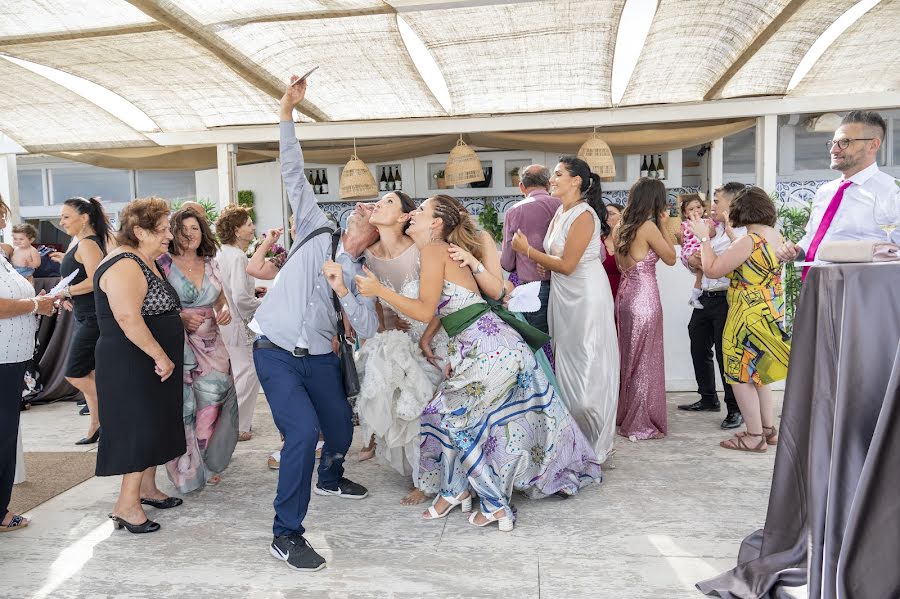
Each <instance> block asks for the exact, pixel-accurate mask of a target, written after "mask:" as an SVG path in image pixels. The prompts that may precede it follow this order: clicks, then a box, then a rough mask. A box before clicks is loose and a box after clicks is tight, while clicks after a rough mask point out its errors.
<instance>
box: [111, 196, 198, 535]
mask: <svg viewBox="0 0 900 599" xmlns="http://www.w3.org/2000/svg"><path fill="white" fill-rule="evenodd" d="M119 220H120V222H121V228H120V230H119V233H118V235H117V241H118V243H119V247H118V248H117V249H116V250H115V251H114V252H112V253H110V254H109V256H107V257H106V259H105V260H103V262H101V263H100V266H98V267H97V271H96V273H95V274H94V293H95V294H96V298H97V322H98V324H99V325H100V339H99V340H98V341H97V374H96V378H97V398H98V404H99V412H100V418H101V421H102V422H103V435H101V437H100V448H99V452H98V455H97V476H113V475H116V474H122V475H124V476H123V477H122V488H121V491H120V492H119V499H118V501H117V502H116V506H115V508H113V512H112V514H110V518H111V519H112V520H113V521H114V523H115V527H116V528H117V529H119V528H122V527H125V528H127V529H128V531H129V532H132V533H145V532H155V531H157V530H159V524H157V523H156V522H153V521H151V520H150V519H149V518H147V515H146V514H145V513H144V508H143V506H144V505H149V506H152V507H154V508H158V509H167V508H172V507H176V506H178V505H181V503H182V501H181V499H179V498H177V497H167V496H166V495H165V494H164V493H163V492H162V491H160V490H159V488H158V487H157V486H156V467H157V466H158V465H160V464H165V463H166V462H168V461H169V460H171V459H172V458H174V457H177V456H179V455H181V454H183V453H184V452H185V450H186V445H185V438H184V427H183V426H182V418H181V409H182V388H181V387H182V385H181V382H182V371H183V359H184V354H183V350H184V326H183V325H182V323H181V318H180V317H179V315H178V313H179V310H180V309H181V305H180V303H179V301H178V295H177V294H176V293H175V290H174V289H173V288H172V286H171V285H170V284H169V282H168V281H167V280H166V278H165V277H164V275H163V273H162V270H161V269H160V267H159V265H158V264H157V263H156V258H157V257H159V256H160V255H161V254H163V253H164V252H165V251H166V250H167V249H168V246H169V242H170V241H171V240H172V232H171V230H170V229H169V206H168V204H167V203H166V201H165V200H161V199H159V198H144V199H140V200H134V201H132V202H130V203H129V204H128V205H127V206H126V207H125V209H124V210H123V211H122V212H121V213H120V215H119Z"/></svg>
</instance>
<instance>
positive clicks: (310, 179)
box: [305, 169, 313, 186]
mask: <svg viewBox="0 0 900 599" xmlns="http://www.w3.org/2000/svg"><path fill="white" fill-rule="evenodd" d="M305 173H306V181H307V182H308V183H309V184H310V186H312V184H313V176H312V171H311V170H309V169H306V171H305Z"/></svg>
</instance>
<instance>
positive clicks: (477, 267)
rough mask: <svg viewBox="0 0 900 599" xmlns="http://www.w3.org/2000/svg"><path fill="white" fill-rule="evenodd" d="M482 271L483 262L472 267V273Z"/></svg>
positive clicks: (478, 273) (477, 273)
mask: <svg viewBox="0 0 900 599" xmlns="http://www.w3.org/2000/svg"><path fill="white" fill-rule="evenodd" d="M483 272H484V264H482V263H481V262H479V263H478V266H476V267H475V268H473V269H472V274H476V275H480V274H481V273H483Z"/></svg>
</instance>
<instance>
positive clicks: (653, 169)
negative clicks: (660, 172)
mask: <svg viewBox="0 0 900 599" xmlns="http://www.w3.org/2000/svg"><path fill="white" fill-rule="evenodd" d="M647 176H648V177H650V178H651V179H656V178H657V177H656V160H655V159H654V158H653V154H650V170H649V172H648V173H647Z"/></svg>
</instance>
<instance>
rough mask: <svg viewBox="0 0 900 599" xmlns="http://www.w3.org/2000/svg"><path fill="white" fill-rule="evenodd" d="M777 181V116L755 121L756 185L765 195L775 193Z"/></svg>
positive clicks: (767, 116) (760, 118)
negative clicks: (763, 190)
mask: <svg viewBox="0 0 900 599" xmlns="http://www.w3.org/2000/svg"><path fill="white" fill-rule="evenodd" d="M777 179H778V115H777V114H767V115H764V116H761V117H757V119H756V185H757V186H759V187H762V188H763V189H765V190H766V192H767V193H772V192H773V191H775V183H776V181H777Z"/></svg>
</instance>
